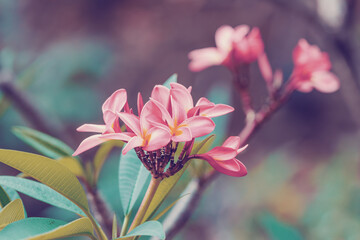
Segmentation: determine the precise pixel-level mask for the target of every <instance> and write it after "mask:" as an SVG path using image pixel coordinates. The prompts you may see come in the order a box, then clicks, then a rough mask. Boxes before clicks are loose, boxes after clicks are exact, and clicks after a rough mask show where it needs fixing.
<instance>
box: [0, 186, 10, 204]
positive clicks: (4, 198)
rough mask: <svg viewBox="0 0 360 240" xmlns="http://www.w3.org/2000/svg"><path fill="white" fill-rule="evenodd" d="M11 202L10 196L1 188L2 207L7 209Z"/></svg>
mask: <svg viewBox="0 0 360 240" xmlns="http://www.w3.org/2000/svg"><path fill="white" fill-rule="evenodd" d="M10 202H11V199H10V197H9V195H8V194H7V193H6V191H5V190H4V189H3V188H2V187H1V186H0V207H2V208H3V207H5V206H6V205H7V204H8V203H10Z"/></svg>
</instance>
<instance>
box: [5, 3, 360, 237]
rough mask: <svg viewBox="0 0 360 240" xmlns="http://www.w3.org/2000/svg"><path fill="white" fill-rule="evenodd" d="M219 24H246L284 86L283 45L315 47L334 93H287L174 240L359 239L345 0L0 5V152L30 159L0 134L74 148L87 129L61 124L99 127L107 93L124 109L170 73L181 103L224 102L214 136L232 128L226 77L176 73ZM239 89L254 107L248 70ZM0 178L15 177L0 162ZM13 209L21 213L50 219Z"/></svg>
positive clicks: (358, 18)
mask: <svg viewBox="0 0 360 240" xmlns="http://www.w3.org/2000/svg"><path fill="white" fill-rule="evenodd" d="M223 24H228V25H231V26H233V27H235V26H237V25H240V24H248V25H250V26H258V27H259V28H260V30H261V33H262V37H263V39H264V42H265V51H266V52H267V54H268V56H269V59H270V62H271V64H272V66H273V68H278V69H282V70H283V72H284V76H285V79H286V78H287V77H288V76H289V75H290V73H291V71H292V67H293V65H292V58H291V54H292V49H293V48H294V47H295V45H296V44H297V41H298V40H299V39H300V38H306V39H307V40H308V41H309V42H310V43H311V44H317V45H319V46H320V48H321V49H322V50H324V51H327V52H328V53H329V55H330V58H331V60H332V63H333V71H334V72H335V73H336V74H337V75H338V77H339V78H340V81H341V89H340V90H339V91H337V92H336V93H333V94H323V93H319V92H316V91H313V92H311V93H309V94H303V93H298V92H296V93H295V94H293V95H292V97H291V99H290V100H289V102H288V103H287V104H286V105H285V106H284V107H283V108H281V109H280V110H279V111H278V112H277V113H276V114H275V115H274V116H273V117H272V118H271V119H270V120H269V121H268V122H266V124H264V125H263V126H262V128H261V129H260V130H259V131H258V132H257V133H256V134H255V135H254V137H253V138H252V139H251V140H250V142H249V144H250V146H249V148H248V150H247V152H246V153H245V154H243V155H241V156H239V159H240V160H241V161H243V162H244V163H245V165H246V166H247V168H248V172H249V174H248V175H247V176H246V177H244V178H240V179H238V178H231V177H228V176H221V177H220V178H219V179H217V180H216V181H215V182H214V183H212V185H210V187H209V188H208V189H207V190H206V192H205V194H204V196H203V198H202V200H201V203H200V207H199V208H198V209H197V210H196V212H195V213H194V215H193V216H192V218H191V219H190V222H189V223H188V224H187V226H186V227H185V228H184V229H183V230H182V231H181V232H180V233H179V235H178V236H177V239H273V240H275V239H280V240H282V239H284V240H285V239H327V240H332V239H334V240H340V239H349V240H350V239H351V240H352V239H353V240H355V239H360V181H359V177H360V175H359V170H360V168H359V167H360V166H359V162H360V157H359V145H360V144H359V125H360V94H359V89H360V87H359V84H360V64H359V62H360V48H359V45H360V40H359V39H360V1H357V0H222V1H216V0H161V1H145V0H139V1H130V0H92V1H86V0H77V1H70V0H63V1H45V0H28V1H13V0H0V64H1V76H2V77H1V79H0V147H1V148H9V149H16V150H22V151H29V152H35V151H34V150H33V149H31V148H30V147H28V146H26V145H25V144H24V143H23V142H22V141H20V140H19V139H17V138H16V137H15V135H14V134H13V133H12V131H11V130H12V128H13V127H14V126H28V127H31V128H35V129H37V130H40V131H44V132H46V133H48V134H50V135H52V136H55V137H58V138H60V139H62V140H63V141H65V142H66V143H68V144H69V145H70V146H71V147H73V148H76V147H77V145H78V144H79V143H80V141H81V140H82V139H83V138H84V137H85V136H87V134H80V133H77V132H76V131H75V129H76V128H77V127H78V126H79V125H81V124H83V123H101V122H102V114H101V105H102V103H103V102H104V100H105V99H106V98H107V97H108V96H109V95H110V94H111V93H112V92H113V91H115V90H116V89H119V88H126V89H127V91H128V99H129V103H130V105H132V106H135V104H136V94H137V92H138V91H140V92H141V93H142V95H143V97H144V98H147V97H148V96H149V95H150V92H151V90H152V87H153V86H154V85H155V84H162V83H163V82H164V81H165V80H166V79H167V78H168V77H169V76H170V75H172V74H173V73H178V76H179V79H178V80H179V82H180V83H182V84H184V85H186V86H189V85H192V86H193V95H194V98H195V99H198V98H199V97H201V96H205V95H208V93H209V92H210V93H212V96H213V97H214V98H220V99H222V100H224V101H227V102H229V103H230V104H231V105H233V106H234V107H235V108H236V111H235V112H234V113H232V114H231V118H230V119H229V124H228V125H227V131H228V134H229V135H230V134H231V135H236V134H238V133H239V131H240V130H241V129H242V128H243V126H244V115H243V113H242V111H241V102H240V101H239V99H238V97H237V96H236V93H235V92H234V91H233V88H232V86H231V75H230V74H229V72H227V70H226V69H225V68H224V67H212V68H209V69H207V70H205V71H202V72H200V73H192V72H190V71H189V70H188V67H187V65H188V63H189V60H188V58H187V54H188V52H189V51H191V50H194V49H197V48H203V47H210V46H214V45H215V43H214V33H215V31H216V29H217V28H218V27H220V26H221V25H223ZM9 85H10V86H11V87H10V88H9ZM214 89H216V90H214ZM251 91H252V92H251V93H252V96H253V98H254V102H255V106H257V107H259V106H261V104H262V103H264V101H265V100H266V97H267V96H266V88H265V85H264V83H263V80H262V78H261V75H260V74H259V72H258V69H257V64H254V65H253V69H252V78H251ZM34 113H35V114H34ZM92 153H93V152H89V154H88V155H86V156H89V157H91V156H92ZM108 168H109V167H108ZM104 171H105V170H104ZM0 174H1V175H14V174H16V171H14V170H13V169H10V168H7V167H5V166H4V165H0ZM110 181H111V180H110ZM25 206H26V209H27V211H28V214H29V215H30V216H39V210H40V211H41V213H40V215H42V216H46V215H47V214H49V213H51V214H55V210H54V209H49V208H46V207H45V206H44V205H42V204H40V203H39V202H36V201H32V200H31V199H28V201H25ZM60 215H61V214H60ZM63 217H64V216H63ZM64 218H65V217H64Z"/></svg>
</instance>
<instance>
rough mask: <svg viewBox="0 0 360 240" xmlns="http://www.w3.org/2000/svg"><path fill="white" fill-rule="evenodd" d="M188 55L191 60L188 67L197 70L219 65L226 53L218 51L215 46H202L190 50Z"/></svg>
mask: <svg viewBox="0 0 360 240" xmlns="http://www.w3.org/2000/svg"><path fill="white" fill-rule="evenodd" d="M188 56H189V58H190V60H191V62H190V63H189V69H190V70H191V71H193V72H199V71H202V70H204V69H205V68H208V67H211V66H215V65H221V64H222V62H223V61H224V60H225V59H226V57H227V53H223V52H220V51H219V50H218V49H217V48H203V49H198V50H194V51H191V52H190V53H189V55H188Z"/></svg>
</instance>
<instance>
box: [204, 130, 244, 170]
mask: <svg viewBox="0 0 360 240" xmlns="http://www.w3.org/2000/svg"><path fill="white" fill-rule="evenodd" d="M239 147H240V138H239V137H235V136H232V137H229V138H228V139H227V140H226V141H225V142H224V144H223V145H222V146H221V147H215V148H213V149H211V150H210V151H209V152H207V153H204V154H199V155H197V157H199V158H201V159H204V160H206V161H207V162H208V163H209V164H210V165H211V166H212V167H213V168H214V169H215V170H217V171H219V172H221V173H224V174H226V175H229V176H233V177H243V176H245V175H246V174H247V170H246V167H245V165H244V164H243V163H242V162H240V161H239V160H238V159H236V158H235V157H236V155H238V154H239V153H241V152H242V151H244V150H245V148H246V147H247V145H246V146H245V147H242V148H239Z"/></svg>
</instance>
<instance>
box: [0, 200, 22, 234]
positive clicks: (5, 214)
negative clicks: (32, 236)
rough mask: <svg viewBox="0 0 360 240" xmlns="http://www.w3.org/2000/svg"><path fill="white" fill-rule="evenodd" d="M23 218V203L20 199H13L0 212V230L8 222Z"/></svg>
mask: <svg viewBox="0 0 360 240" xmlns="http://www.w3.org/2000/svg"><path fill="white" fill-rule="evenodd" d="M24 218H25V210H24V205H23V204H22V201H21V200H20V199H15V200H14V201H12V202H10V203H9V204H8V205H6V206H5V207H4V208H3V209H2V210H1V212H0V230H2V229H3V228H4V227H6V226H7V225H8V224H10V223H13V222H16V221H19V220H21V219H24Z"/></svg>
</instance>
